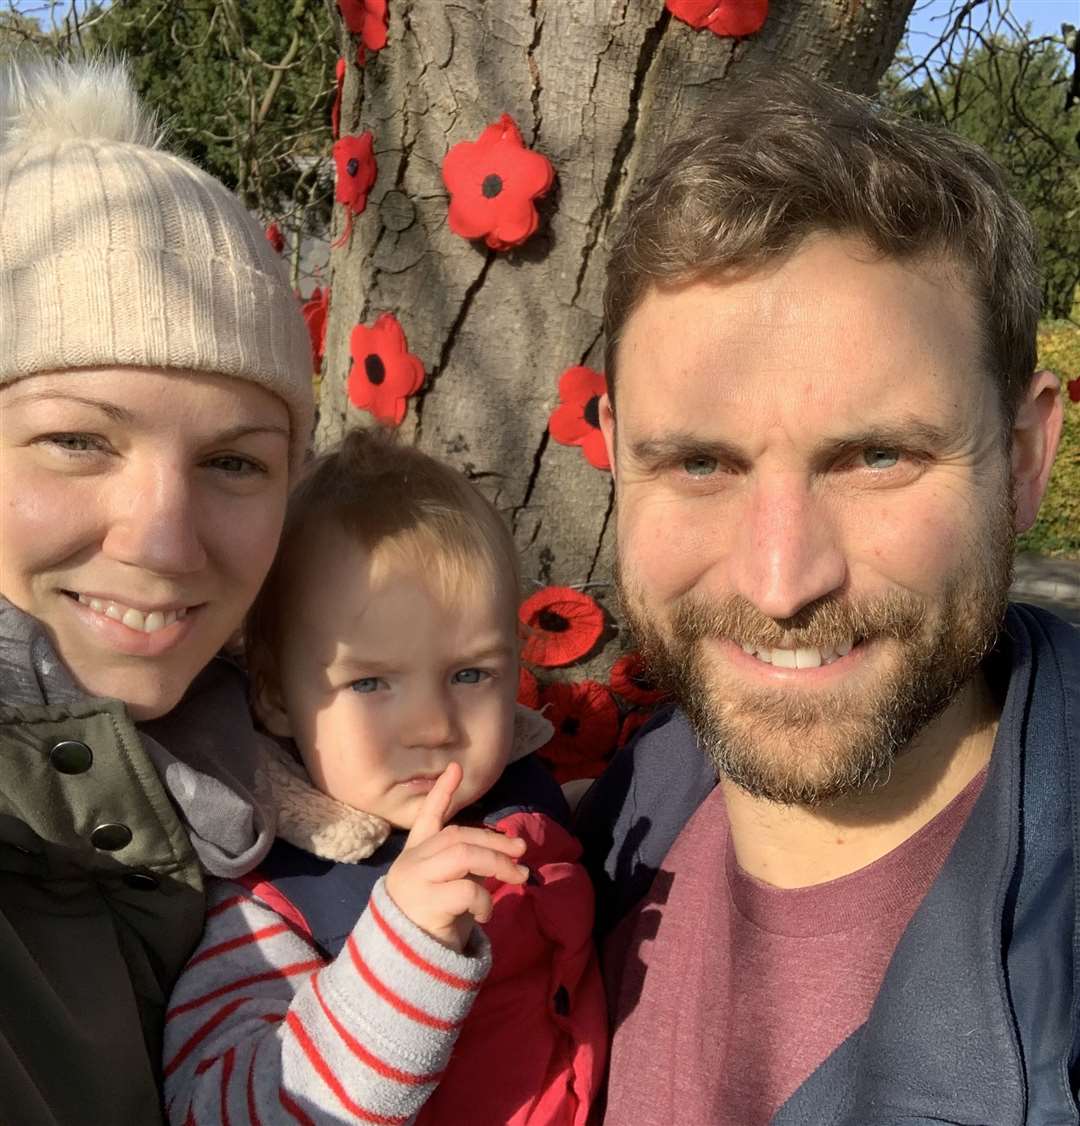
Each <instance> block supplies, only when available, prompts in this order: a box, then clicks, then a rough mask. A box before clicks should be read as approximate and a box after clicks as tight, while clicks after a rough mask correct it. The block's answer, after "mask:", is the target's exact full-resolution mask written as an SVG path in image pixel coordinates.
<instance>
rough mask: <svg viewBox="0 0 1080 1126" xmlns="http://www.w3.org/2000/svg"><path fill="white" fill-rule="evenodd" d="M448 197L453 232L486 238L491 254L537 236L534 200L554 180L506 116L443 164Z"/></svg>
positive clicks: (543, 160) (460, 144) (459, 146)
mask: <svg viewBox="0 0 1080 1126" xmlns="http://www.w3.org/2000/svg"><path fill="white" fill-rule="evenodd" d="M442 175H443V182H444V183H445V184H446V190H447V191H448V192H449V193H450V214H449V223H450V230H452V231H453V232H454V234H456V235H461V237H462V238H468V239H473V238H482V239H484V240H485V242H486V243H487V244H488V246H490V247H491V249H492V250H506V249H508V248H509V247H511V246H520V245H521V244H522V243H523V242H524V241H525V240H526V239H527V238H529V237H530V236H531V235H533V234H534V233H535V232H536V228H537V227H538V226H539V224H540V216H539V215H538V214H537V212H536V206H535V202H534V201H535V200H537V199H539V197H540V196H542V195H544V193H545V192H547V190H548V189H549V188H550V187H551V185H552V183H553V181H554V179H555V169H554V168H552V166H551V161H550V160H548V158H547V157H546V156H543V155H541V154H540V153H538V152H533V151H532V150H531V149H527V148H526V147H525V144H524V142H523V141H522V139H521V133H520V132H519V131H518V127H517V125H515V124H514V119H513V118H512V117H510V115H509V114H505V113H504V114H503V115H502V117H501V118H499V120H498V122H496V124H494V125H489V126H488V127H487V128H486V129H485V130H484V131H483V133H481V134H480V136H479V138H477V140H475V141H459V142H458V143H457V144H456V145H454V146H453V148H451V149H450V151H449V152H448V153H447V154H446V156H445V158H444V159H443V166H442Z"/></svg>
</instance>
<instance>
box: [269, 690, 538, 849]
mask: <svg viewBox="0 0 1080 1126" xmlns="http://www.w3.org/2000/svg"><path fill="white" fill-rule="evenodd" d="M552 731H553V728H552V726H551V724H550V723H549V722H548V721H547V720H546V719H545V718H544V717H543V716H542V715H541V714H540V713H539V712H535V711H533V710H532V709H531V708H526V707H524V706H522V705H520V704H519V705H518V706H517V708H516V710H515V712H514V742H513V748H512V750H511V752H510V759H509V761H510V762H516V761H518V760H519V759H522V758H524V757H525V756H526V755H528V754H531V753H532V752H533V751H535V750H537V749H538V748H540V747H542V746H543V745H544V744H545V743H546V742H547V741H548V740H549V739H550V738H551V735H552ZM268 760H269V761H268V769H267V777H268V780H269V783H270V786H269V789H270V794H271V801H272V804H273V807H274V811H275V813H276V814H277V833H278V836H279V837H281V838H282V839H283V840H286V841H288V842H289V844H291V845H296V847H297V848H302V849H304V850H305V851H306V852H310V853H314V855H315V856H318V857H321V858H322V859H323V860H340V861H345V862H346V863H349V864H357V863H359V862H360V861H361V860H366V859H367V858H368V857H369V856H371V855H372V854H373V853H374V852H375V851H376V849H378V848H379V846H380V845H381V844H382V843H383V842H384V841H385V840H386V838H387V837H388V836H389V835H390V832H391V828H392V826H391V825H390V822H389V821H386V820H384V819H383V818H382V817H377V816H376V815H375V814H373V813H365V812H364V811H363V810H360V809H354V808H353V807H352V806H350V805H346V804H345V803H344V802H340V801H338V800H337V799H336V798H332V797H330V795H329V794H324V793H323V792H322V791H321V790H319V789H316V787H315V786H314V785H312V783H311V780H310V778H309V777H308V774H307V771H306V770H305V769H304V767H303V766H302V765H301V763H300V761H299V759H298V756H297V754H296V750H295V748H294V747H293V746H292V745H291V744H290V743H288V742H282V743H275V744H274V745H273V746H272V747H271V749H270V754H269V756H268Z"/></svg>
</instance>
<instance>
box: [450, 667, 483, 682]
mask: <svg viewBox="0 0 1080 1126" xmlns="http://www.w3.org/2000/svg"><path fill="white" fill-rule="evenodd" d="M490 676H491V673H489V672H485V671H484V670H483V669H459V670H458V671H457V672H456V673H454V675H453V676H452V677H451V681H452V683H454V684H479V683H480V681H482V680H487V679H488V678H489V677H490Z"/></svg>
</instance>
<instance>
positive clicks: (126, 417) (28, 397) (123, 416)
mask: <svg viewBox="0 0 1080 1126" xmlns="http://www.w3.org/2000/svg"><path fill="white" fill-rule="evenodd" d="M57 399H59V400H63V401H64V402H68V403H78V404H80V405H81V406H84V407H92V408H93V409H94V410H99V411H101V412H102V414H104V415H105V416H106V417H107V418H109V419H111V420H112V421H113V422H122V423H127V424H129V425H130V424H132V423H134V422H136V421H137V416H136V415H135V414H133V413H132V412H131V411H129V410H128V409H127V408H126V407H121V406H119V405H118V404H116V403H111V402H109V401H108V400H107V399H90V398H87V397H86V396H85V395H73V394H71V393H70V392H68V391H28V392H26V393H25V394H23V395H16V396H14V397H13V398H12V400H11V402H12V405H13V406H17V405H19V404H22V403H40V402H47V401H50V400H53V401H55V400H57ZM249 434H280V435H281V436H282V437H283V438H285V439H286V440H288V438H289V437H290V434H289V428H288V427H287V426H279V425H278V424H277V423H273V422H265V423H264V422H259V423H247V422H244V423H240V424H239V425H237V426H231V427H229V428H228V429H227V430H222V431H220V432H218V433H217V434H214V435H213V436H212V439H211V440H212V441H214V442H235V441H236V440H237V439H238V438H244V437H246V436H247V435H249Z"/></svg>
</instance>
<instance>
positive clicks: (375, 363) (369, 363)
mask: <svg viewBox="0 0 1080 1126" xmlns="http://www.w3.org/2000/svg"><path fill="white" fill-rule="evenodd" d="M364 374H365V375H366V376H367V377H368V382H369V383H373V384H374V385H375V386H376V387H378V386H379V384H380V383H382V381H383V380H384V379H385V378H386V364H384V363H383V360H382V356H380V355H379V354H378V353H377V352H372V353H371V354H370V355H367V356H365V357H364Z"/></svg>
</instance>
